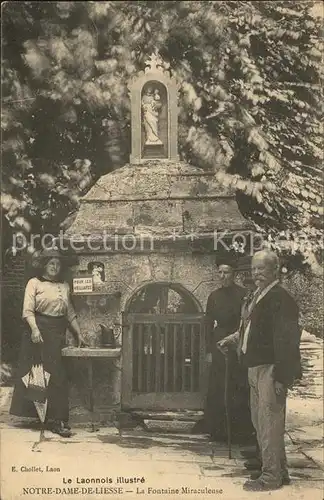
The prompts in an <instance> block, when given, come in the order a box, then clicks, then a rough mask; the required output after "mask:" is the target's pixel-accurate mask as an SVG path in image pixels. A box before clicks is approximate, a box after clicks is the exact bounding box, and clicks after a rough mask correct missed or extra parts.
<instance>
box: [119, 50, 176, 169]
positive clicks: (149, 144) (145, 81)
mask: <svg viewBox="0 0 324 500" xmlns="http://www.w3.org/2000/svg"><path fill="white" fill-rule="evenodd" d="M128 88H129V91H130V99H131V135H132V151H131V156H130V161H131V163H135V164H136V163H142V162H145V161H148V160H153V159H154V160H161V161H163V160H168V161H170V160H171V161H172V160H179V156H178V84H177V82H176V80H175V79H174V78H173V77H171V76H170V73H169V71H168V70H167V69H165V64H164V63H163V61H162V60H161V58H160V57H159V56H157V55H155V54H154V55H152V56H151V57H150V59H149V60H148V61H147V63H146V68H145V71H141V72H140V73H139V74H138V75H136V76H134V77H133V78H132V80H131V81H130V82H129V85H128ZM149 88H151V89H152V91H153V92H152V93H151V95H150V96H147V95H146V92H147V90H148V89H149ZM156 91H157V92H158V93H159V102H158V105H157V106H156V102H155V100H154V95H155V92H156ZM145 97H147V99H146V100H145ZM152 107H153V108H152ZM156 108H157V109H158V111H157V115H158V116H157V117H154V113H155V110H156ZM152 109H153V112H152ZM145 116H146V117H148V120H146V121H145ZM150 126H151V130H153V134H154V135H155V136H156V135H157V138H155V141H154V140H150V139H148V128H149V127H150ZM156 131H157V134H156ZM151 139H152V137H151Z"/></svg>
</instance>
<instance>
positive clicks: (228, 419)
mask: <svg viewBox="0 0 324 500" xmlns="http://www.w3.org/2000/svg"><path fill="white" fill-rule="evenodd" d="M224 356H225V389H224V403H225V414H226V432H227V446H228V458H232V432H231V431H232V429H231V413H230V405H229V376H230V371H229V358H228V353H224Z"/></svg>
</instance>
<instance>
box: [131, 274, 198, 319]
mask: <svg viewBox="0 0 324 500" xmlns="http://www.w3.org/2000/svg"><path fill="white" fill-rule="evenodd" d="M199 312H202V307H201V305H200V303H199V302H198V300H197V299H196V298H195V297H194V296H193V295H192V293H190V292H189V291H188V290H187V289H186V288H185V287H184V286H183V285H181V284H179V283H170V282H163V281H158V282H151V283H145V284H144V285H141V286H140V287H139V288H138V289H137V290H135V291H134V293H133V294H132V296H131V297H130V298H129V299H128V301H127V302H126V304H125V313H126V314H127V313H131V314H134V313H135V314H136V313H140V314H143V313H144V314H156V315H159V314H177V313H179V314H195V313H199Z"/></svg>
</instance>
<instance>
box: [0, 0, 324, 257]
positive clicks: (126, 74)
mask: <svg viewBox="0 0 324 500" xmlns="http://www.w3.org/2000/svg"><path fill="white" fill-rule="evenodd" d="M312 6H313V2H303V1H298V2H296V1H276V2H272V1H265V2H264V1H253V2H241V1H231V2H227V1H217V2H215V1H197V2H191V1H178V2H176V1H168V2H166V1H159V2H155V1H141V2H133V1H120V2H112V1H107V2H91V1H90V2H82V1H81V2H73V1H72V2H42V3H39V2H19V3H10V2H8V3H5V4H4V6H3V65H2V81H3V90H2V93H3V116H2V118H3V122H2V129H3V144H2V163H3V190H4V193H5V196H3V207H4V210H5V214H6V216H7V218H8V220H9V221H10V223H11V225H12V226H13V227H14V228H15V229H16V230H18V229H19V228H21V229H22V230H23V231H28V230H32V231H34V232H35V231H40V230H43V231H49V230H50V231H54V230H58V228H59V226H60V223H61V222H62V221H63V220H64V218H65V217H66V216H67V214H69V213H71V212H73V211H75V210H76V209H77V207H78V199H79V196H80V195H82V194H83V193H84V192H85V191H86V190H87V189H88V188H89V187H90V186H91V185H92V184H93V183H94V182H95V181H96V179H97V178H98V177H99V176H100V175H102V174H104V173H107V172H109V171H111V170H113V169H115V168H118V167H119V166H121V165H123V164H124V163H126V162H127V161H128V157H129V148H130V103H129V99H128V90H127V82H128V81H129V79H130V78H131V77H132V76H133V75H134V73H135V72H137V71H139V70H141V69H144V63H145V60H146V59H147V58H148V56H149V55H151V53H152V52H153V51H158V52H159V53H160V54H161V56H162V58H163V59H164V60H165V61H166V62H167V63H169V64H170V68H171V69H172V71H173V73H174V74H175V76H176V77H177V78H178V79H179V81H180V82H182V87H181V90H180V103H179V104H180V110H181V112H180V117H179V121H180V133H179V142H180V144H179V146H180V152H181V156H182V158H183V159H184V160H186V161H188V162H189V163H193V164H195V165H197V166H200V167H202V168H204V169H213V170H214V172H215V175H216V176H217V178H218V180H219V182H221V183H224V184H226V185H230V186H233V187H234V188H235V189H236V190H237V200H238V203H239V206H240V208H241V211H242V212H243V214H244V215H245V216H246V217H249V218H251V219H252V220H253V221H254V222H255V224H256V225H257V227H258V228H261V229H262V230H265V231H270V233H271V234H272V235H274V236H275V235H277V234H278V233H279V232H280V231H283V230H286V229H291V230H292V231H293V232H296V231H303V232H304V233H305V234H306V238H308V239H309V241H312V242H313V241H314V245H313V244H312V246H311V249H310V250H307V251H306V252H304V253H306V254H307V255H308V258H311V257H310V255H311V254H313V251H314V250H315V251H317V250H318V249H320V248H321V242H319V241H318V238H320V237H321V229H322V215H323V208H322V168H321V164H322V159H323V158H322V146H323V143H322V134H323V129H322V125H321V118H322V113H323V104H322V102H323V100H322V93H321V78H322V76H323V75H322V67H321V54H322V48H323V41H322V38H321V37H322V31H321V29H322V28H321V21H320V20H319V19H317V18H315V17H314V16H312V15H311V9H312ZM39 221H41V222H40V223H39ZM294 244H295V243H294Z"/></svg>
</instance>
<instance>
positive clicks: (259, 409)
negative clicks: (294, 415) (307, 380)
mask: <svg viewBox="0 0 324 500" xmlns="http://www.w3.org/2000/svg"><path fill="white" fill-rule="evenodd" d="M273 370H274V365H260V366H255V367H253V368H249V370H248V378H249V385H250V405H251V417H252V423H253V426H254V428H255V430H256V434H257V440H258V444H259V448H260V454H261V460H262V474H261V477H260V479H261V480H262V481H263V482H265V483H267V484H271V485H274V486H279V485H281V484H282V479H283V478H286V477H288V469H287V459H286V452H285V416H286V398H287V391H286V390H285V391H284V393H283V394H281V395H280V396H277V395H276V392H275V383H274V379H273Z"/></svg>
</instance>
